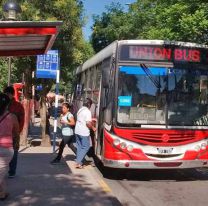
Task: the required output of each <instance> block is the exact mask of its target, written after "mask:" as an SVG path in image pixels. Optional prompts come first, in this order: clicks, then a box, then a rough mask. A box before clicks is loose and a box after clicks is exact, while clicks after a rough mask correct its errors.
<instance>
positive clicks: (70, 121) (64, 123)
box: [51, 103, 76, 164]
mask: <svg viewBox="0 0 208 206" xmlns="http://www.w3.org/2000/svg"><path fill="white" fill-rule="evenodd" d="M71 108H72V105H70V104H69V103H63V104H62V115H61V119H60V123H61V133H62V141H61V144H60V146H59V152H58V155H57V157H56V158H55V159H54V160H53V161H51V164H56V163H59V162H60V160H61V157H62V153H63V150H64V147H65V146H66V144H68V146H69V147H70V148H71V149H72V151H73V152H74V153H75V154H76V148H75V147H74V145H73V141H75V140H74V130H73V127H74V125H75V120H74V116H73V115H72V113H71V112H70V110H71Z"/></svg>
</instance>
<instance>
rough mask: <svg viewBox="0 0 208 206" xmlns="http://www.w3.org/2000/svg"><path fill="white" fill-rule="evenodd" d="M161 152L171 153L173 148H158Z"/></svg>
mask: <svg viewBox="0 0 208 206" xmlns="http://www.w3.org/2000/svg"><path fill="white" fill-rule="evenodd" d="M157 151H158V153H159V154H171V153H172V151H173V148H157Z"/></svg>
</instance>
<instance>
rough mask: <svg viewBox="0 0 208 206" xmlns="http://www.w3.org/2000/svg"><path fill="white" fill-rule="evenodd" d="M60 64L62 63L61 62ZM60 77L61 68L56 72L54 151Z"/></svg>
mask: <svg viewBox="0 0 208 206" xmlns="http://www.w3.org/2000/svg"><path fill="white" fill-rule="evenodd" d="M59 65H60V64H59ZM59 79H60V70H59V69H58V70H57V74H56V97H55V110H54V128H53V153H55V150H56V134H57V118H58V95H59Z"/></svg>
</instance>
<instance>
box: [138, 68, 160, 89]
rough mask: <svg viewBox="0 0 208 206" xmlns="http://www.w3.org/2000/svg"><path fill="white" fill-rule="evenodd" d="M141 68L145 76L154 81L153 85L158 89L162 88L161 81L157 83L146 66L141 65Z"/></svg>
mask: <svg viewBox="0 0 208 206" xmlns="http://www.w3.org/2000/svg"><path fill="white" fill-rule="evenodd" d="M140 66H141V68H142V69H143V71H144V72H145V74H146V75H147V76H148V77H149V79H150V80H151V81H152V83H153V84H154V85H155V86H156V87H157V88H158V89H160V88H161V85H160V81H157V80H156V79H155V78H154V77H153V74H152V72H151V71H150V69H149V68H148V67H147V66H146V65H145V64H140Z"/></svg>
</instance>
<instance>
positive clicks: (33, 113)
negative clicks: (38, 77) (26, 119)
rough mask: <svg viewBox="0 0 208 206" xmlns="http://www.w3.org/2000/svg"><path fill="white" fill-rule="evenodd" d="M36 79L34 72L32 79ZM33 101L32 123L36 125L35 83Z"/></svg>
mask: <svg viewBox="0 0 208 206" xmlns="http://www.w3.org/2000/svg"><path fill="white" fill-rule="evenodd" d="M34 78H35V72H34V71H33V72H32V79H34ZM32 100H33V104H32V114H31V116H32V123H33V124H34V123H35V85H34V83H33V84H32Z"/></svg>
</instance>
